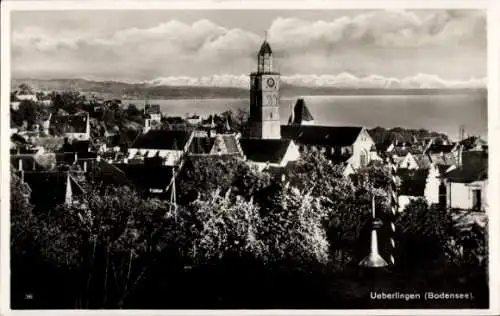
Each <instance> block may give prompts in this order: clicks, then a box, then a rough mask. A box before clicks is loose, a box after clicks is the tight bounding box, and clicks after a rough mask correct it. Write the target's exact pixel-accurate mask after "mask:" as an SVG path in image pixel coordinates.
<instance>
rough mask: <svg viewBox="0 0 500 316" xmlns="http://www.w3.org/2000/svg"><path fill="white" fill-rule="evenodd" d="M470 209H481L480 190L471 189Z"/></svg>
mask: <svg viewBox="0 0 500 316" xmlns="http://www.w3.org/2000/svg"><path fill="white" fill-rule="evenodd" d="M472 208H473V209H476V210H480V209H481V189H472Z"/></svg>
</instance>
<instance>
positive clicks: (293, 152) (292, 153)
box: [280, 141, 300, 167]
mask: <svg viewBox="0 0 500 316" xmlns="http://www.w3.org/2000/svg"><path fill="white" fill-rule="evenodd" d="M299 159H300V151H299V146H297V145H296V144H295V142H294V141H290V145H288V148H287V150H286V153H285V155H284V156H283V160H282V161H281V163H280V165H281V166H282V167H284V166H286V164H287V163H289V162H290V161H297V160H299Z"/></svg>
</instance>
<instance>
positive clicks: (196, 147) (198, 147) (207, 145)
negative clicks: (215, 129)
mask: <svg viewBox="0 0 500 316" xmlns="http://www.w3.org/2000/svg"><path fill="white" fill-rule="evenodd" d="M214 142H215V139H214V138H210V137H193V140H192V142H191V144H189V149H188V152H189V153H191V154H208V153H210V151H211V150H212V147H213V145H214Z"/></svg>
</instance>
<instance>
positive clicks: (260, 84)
mask: <svg viewBox="0 0 500 316" xmlns="http://www.w3.org/2000/svg"><path fill="white" fill-rule="evenodd" d="M279 81H280V74H279V73H278V72H274V71H273V52H272V50H271V46H270V45H269V43H268V42H267V39H266V40H265V41H264V42H263V43H262V46H261V47H260V50H259V53H258V55H257V72H252V73H251V74H250V119H249V121H250V122H249V123H250V137H251V138H260V139H281V130H280V129H281V123H280V94H279Z"/></svg>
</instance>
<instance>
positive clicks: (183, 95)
mask: <svg viewBox="0 0 500 316" xmlns="http://www.w3.org/2000/svg"><path fill="white" fill-rule="evenodd" d="M22 83H25V84H27V85H29V86H30V87H32V88H33V89H35V90H42V91H67V90H73V91H79V92H81V93H84V94H96V95H100V96H102V97H104V98H119V99H145V98H149V99H190V98H204V99H209V98H247V97H248V95H249V91H248V89H246V88H242V87H221V86H196V85H189V86H187V85H184V86H174V85H162V84H161V83H160V82H148V83H125V82H117V81H93V80H86V79H13V80H12V81H11V86H12V89H13V90H15V89H16V88H17V87H18V86H19V85H20V84H22ZM280 89H281V94H282V96H283V97H294V96H300V95H302V96H305V95H438V94H439V95H443V94H444V95H453V94H454V95H456V94H486V92H487V89H485V88H412V89H402V88H352V87H335V86H316V87H314V86H297V85H291V84H288V83H286V82H281V87H280Z"/></svg>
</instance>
